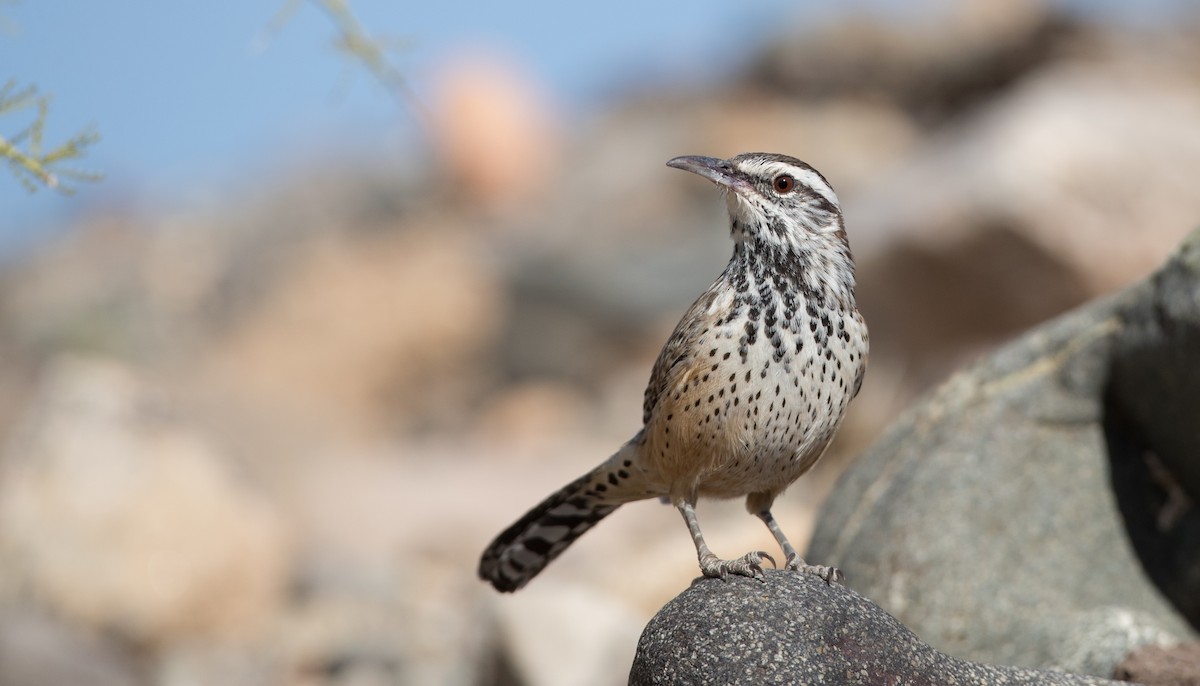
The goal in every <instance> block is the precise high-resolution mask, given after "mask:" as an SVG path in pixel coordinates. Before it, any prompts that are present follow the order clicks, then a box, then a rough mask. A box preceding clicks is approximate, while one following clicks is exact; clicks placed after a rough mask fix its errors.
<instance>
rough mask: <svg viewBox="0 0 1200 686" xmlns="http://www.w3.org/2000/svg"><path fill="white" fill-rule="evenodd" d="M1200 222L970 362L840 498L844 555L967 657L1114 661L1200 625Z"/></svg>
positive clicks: (828, 552)
mask: <svg viewBox="0 0 1200 686" xmlns="http://www.w3.org/2000/svg"><path fill="white" fill-rule="evenodd" d="M1198 501H1200V231H1197V232H1194V233H1193V234H1192V235H1191V236H1190V237H1189V238H1188V240H1187V241H1185V243H1184V245H1183V246H1182V247H1181V248H1180V250H1179V251H1178V252H1177V253H1176V254H1175V256H1174V257H1173V258H1172V259H1171V260H1170V261H1169V262H1168V263H1167V264H1166V265H1165V266H1164V267H1163V268H1162V269H1161V270H1160V271H1159V272H1158V273H1156V274H1155V275H1154V276H1152V277H1151V278H1150V279H1148V280H1146V281H1145V282H1143V283H1141V284H1138V285H1136V286H1134V287H1132V288H1130V289H1128V290H1126V291H1124V292H1122V293H1120V294H1118V295H1116V296H1114V297H1111V298H1108V299H1105V300H1102V301H1098V302H1095V303H1092V304H1090V305H1088V306H1085V307H1083V308H1081V309H1079V310H1076V311H1074V312H1072V313H1069V314H1067V315H1065V316H1063V317H1061V318H1059V319H1057V320H1055V321H1052V322H1050V323H1048V324H1046V325H1044V326H1042V327H1040V328H1038V329H1036V330H1034V331H1032V332H1030V333H1028V334H1026V335H1025V336H1023V337H1022V338H1020V339H1019V340H1017V341H1015V342H1013V343H1011V344H1010V345H1008V346H1006V347H1004V348H1002V349H1001V350H999V351H997V352H996V353H994V354H993V355H991V356H989V357H987V358H985V359H983V360H982V361H980V362H978V363H977V364H975V365H973V366H972V367H969V368H967V369H965V370H964V371H961V372H960V373H958V374H957V375H955V376H954V377H952V378H951V379H950V380H949V381H947V382H946V383H945V384H944V385H943V386H942V387H941V388H939V389H938V390H937V391H935V392H934V393H933V394H932V395H931V396H930V397H929V398H927V399H926V400H925V401H924V402H923V403H921V404H920V405H919V406H917V407H916V408H915V409H913V410H912V411H910V412H909V413H908V414H907V415H906V416H905V417H903V418H902V419H901V420H899V421H898V422H897V423H896V424H895V425H894V426H893V427H892V428H891V429H890V430H889V432H888V433H887V434H886V435H885V436H884V437H883V438H882V439H881V440H880V441H879V442H878V443H877V444H876V445H875V446H874V447H873V448H872V449H871V450H869V451H868V452H867V453H866V454H865V455H864V456H863V457H862V458H861V459H860V460H858V462H857V463H856V464H854V465H853V466H852V467H851V468H850V469H849V470H848V471H847V473H846V474H845V475H844V476H843V477H842V479H841V481H840V482H839V483H838V485H837V487H836V488H835V489H834V491H833V493H832V494H831V495H830V496H829V498H828V500H827V502H826V504H825V507H824V509H823V511H822V513H821V516H820V518H819V520H818V526H817V530H816V533H815V535H814V538H813V542H812V545H811V546H810V548H809V551H808V554H807V555H806V556H805V557H806V559H808V560H809V561H811V562H813V563H814V564H826V565H836V566H838V567H840V568H841V569H842V570H843V571H844V572H845V574H846V579H847V583H848V584H850V585H851V586H852V587H853V588H854V589H855V590H857V591H858V592H860V593H862V594H864V595H866V596H869V597H871V598H874V599H876V600H877V601H878V602H879V603H880V604H881V605H882V606H883V607H884V608H886V609H887V610H888V611H889V612H891V613H893V614H894V615H895V616H896V617H897V618H898V619H899V621H901V622H903V623H904V624H905V625H906V626H908V627H909V628H911V629H912V630H913V631H914V632H916V634H917V635H919V636H921V637H922V638H923V639H925V640H926V641H928V642H929V643H930V644H931V645H932V646H934V647H935V648H937V649H939V650H943V651H945V652H946V653H948V654H951V655H955V656H957V657H960V658H964V659H969V660H977V661H984V662H993V663H1002V664H1012V665H1021V666H1027V667H1038V668H1057V669H1064V670H1068V671H1076V672H1081V673H1087V674H1093V675H1097V676H1109V675H1111V674H1113V669H1114V667H1115V666H1116V665H1117V664H1118V663H1120V661H1121V660H1122V659H1123V658H1124V657H1125V656H1126V655H1127V654H1128V653H1130V652H1131V651H1132V650H1134V649H1136V648H1138V647H1140V646H1146V645H1164V644H1171V643H1176V642H1180V641H1183V640H1188V639H1190V638H1194V637H1195V633H1194V629H1193V627H1194V626H1200V513H1198V512H1197V509H1196V507H1195V503H1196V502H1198Z"/></svg>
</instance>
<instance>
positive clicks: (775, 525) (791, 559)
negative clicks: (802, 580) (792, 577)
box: [757, 509, 845, 584]
mask: <svg viewBox="0 0 1200 686" xmlns="http://www.w3.org/2000/svg"><path fill="white" fill-rule="evenodd" d="M757 514H758V518H759V519H761V520H763V523H764V524H766V525H767V528H768V529H770V530H771V535H772V536H774V537H775V540H776V541H777V542H778V543H779V547H780V548H781V549H782V550H783V555H784V557H785V558H786V559H787V562H786V563H785V564H784V569H790V570H793V571H796V572H807V573H809V574H816V575H817V576H819V577H821V578H822V579H824V580H825V583H828V584H835V583H840V582H842V581H844V580H845V575H843V574H842V570H840V569H838V568H837V567H826V566H824V565H810V564H808V563H806V562H805V561H804V560H803V559H801V558H800V555H799V553H797V552H796V549H795V548H794V547H792V542H791V541H789V540H788V539H787V536H784V535H783V529H780V528H779V522H776V521H775V516H774V515H772V514H771V510H770V509H763V510H759V511H758V512H757Z"/></svg>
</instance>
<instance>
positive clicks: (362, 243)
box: [205, 225, 505, 435]
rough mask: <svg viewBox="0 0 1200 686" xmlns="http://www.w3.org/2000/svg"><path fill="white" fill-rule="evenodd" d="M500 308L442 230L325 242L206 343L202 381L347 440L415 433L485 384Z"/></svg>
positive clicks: (460, 242)
mask: <svg viewBox="0 0 1200 686" xmlns="http://www.w3.org/2000/svg"><path fill="white" fill-rule="evenodd" d="M504 307H505V304H504V301H503V299H502V293H501V292H500V288H499V284H497V283H496V281H495V278H494V276H493V275H492V273H491V269H490V268H489V266H488V265H487V263H486V262H485V261H484V258H483V255H482V252H481V250H480V248H479V247H478V246H476V245H475V244H473V243H472V242H470V241H469V240H468V238H467V237H465V236H463V235H461V234H458V233H455V232H454V231H451V230H444V231H439V230H436V229H435V227H433V226H431V225H426V226H425V227H424V228H423V230H421V231H412V232H403V233H399V234H396V235H385V236H379V237H374V238H370V237H358V238H351V237H346V236H340V235H337V234H328V235H326V236H324V237H320V238H317V239H314V240H312V241H310V242H309V243H308V244H306V245H305V246H304V247H303V249H301V250H299V251H298V252H297V254H296V255H294V256H293V261H292V263H291V264H290V265H289V267H288V268H287V270H286V271H285V273H282V274H280V275H278V276H277V277H276V279H274V281H273V283H272V284H271V286H270V288H269V289H266V290H265V292H264V293H262V294H261V295H260V296H259V297H258V298H257V302H256V303H255V306H254V309H253V311H252V312H245V313H243V314H242V315H241V317H240V318H239V323H238V324H237V325H236V326H234V327H232V330H231V331H229V332H228V334H227V335H226V336H224V337H223V338H222V340H220V341H218V342H217V343H216V345H214V346H213V347H212V349H211V350H210V351H209V354H210V355H211V357H210V358H209V359H210V360H211V362H210V365H211V366H210V367H208V368H207V369H206V370H205V375H206V376H209V377H211V379H212V380H213V381H215V382H218V383H221V384H223V385H224V387H225V388H236V389H237V393H238V394H243V395H245V396H246V397H245V398H243V401H245V400H249V401H250V402H252V403H256V404H259V405H262V406H268V407H272V408H274V409H275V410H276V411H281V410H284V409H285V408H286V410H287V411H290V412H291V413H294V414H295V415H298V416H300V417H303V418H304V421H306V422H312V423H318V424H323V425H326V426H330V427H334V428H336V429H338V430H340V431H343V432H348V433H350V434H360V435H361V434H364V433H366V434H368V435H372V434H378V433H380V432H383V433H391V432H394V431H397V430H414V429H420V428H423V427H422V426H421V424H422V422H423V421H429V420H431V418H432V419H434V420H436V419H437V418H439V417H440V418H443V419H444V418H446V417H447V416H450V412H452V411H454V410H456V409H462V408H463V405H464V403H465V400H466V399H467V398H470V397H472V396H473V395H475V394H478V393H479V391H480V389H481V388H483V387H485V386H486V384H487V383H488V381H489V379H488V378H487V377H486V372H485V370H483V369H481V367H480V365H481V364H482V362H483V361H484V359H486V358H485V356H484V354H485V353H486V352H487V351H488V348H489V346H490V345H491V343H492V342H493V341H494V339H495V336H496V335H497V332H498V329H499V324H500V321H501V317H502V315H503V312H504Z"/></svg>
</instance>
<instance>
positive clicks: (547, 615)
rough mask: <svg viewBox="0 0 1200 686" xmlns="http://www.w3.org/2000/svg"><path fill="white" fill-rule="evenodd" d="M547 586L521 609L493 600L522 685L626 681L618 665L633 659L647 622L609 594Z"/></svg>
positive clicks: (602, 685) (593, 685)
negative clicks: (639, 636)
mask: <svg viewBox="0 0 1200 686" xmlns="http://www.w3.org/2000/svg"><path fill="white" fill-rule="evenodd" d="M542 586H543V588H542V589H541V592H539V593H538V594H536V595H535V596H534V597H533V602H530V603H522V604H521V605H520V606H516V605H514V604H513V603H509V602H505V601H506V600H507V599H505V598H498V597H494V596H493V597H494V602H493V603H492V609H493V611H494V612H495V614H496V622H497V632H498V635H499V636H500V640H501V641H502V642H503V645H502V647H501V649H502V651H503V655H504V656H505V659H506V660H508V661H509V663H510V664H509V668H510V669H512V671H513V673H514V675H515V676H516V677H517V681H518V683H522V684H528V685H529V686H551V685H553V684H579V685H580V686H609V685H612V686H616V685H617V684H624V683H626V675H625V674H624V673H622V671H621V670H620V669H617V668H615V667H616V666H617V665H627V664H629V663H630V661H631V660H632V659H633V654H634V646H635V645H636V644H637V637H638V634H639V633H640V632H641V628H642V623H643V621H644V620H643V618H642V617H641V616H640V615H638V614H637V613H635V612H633V611H632V610H630V609H629V608H627V607H624V606H622V605H621V603H620V602H619V601H616V599H615V598H613V597H611V596H609V595H608V594H604V593H597V592H596V591H595V590H592V589H589V588H587V587H585V586H581V585H568V584H554V583H553V582H551V583H549V584H542ZM581 618H586V620H585V621H581Z"/></svg>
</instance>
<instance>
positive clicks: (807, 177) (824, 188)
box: [791, 168, 842, 207]
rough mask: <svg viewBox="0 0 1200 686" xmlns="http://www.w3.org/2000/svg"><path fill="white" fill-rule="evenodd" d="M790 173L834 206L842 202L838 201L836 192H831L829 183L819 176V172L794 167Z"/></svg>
mask: <svg viewBox="0 0 1200 686" xmlns="http://www.w3.org/2000/svg"><path fill="white" fill-rule="evenodd" d="M791 173H792V176H794V177H796V181H798V182H800V183H802V184H804V185H805V186H808V187H809V188H811V189H813V191H815V192H816V193H817V195H820V196H821V197H822V198H825V199H826V200H828V201H829V202H831V203H833V206H834V207H841V206H842V204H841V203H840V202H838V197H837V193H834V192H833V189H832V188H830V187H829V184H828V183H826V182H825V181H824V180H823V179H822V178H821V175H820V174H818V173H816V172H814V171H812V170H811V169H794V168H793V169H791Z"/></svg>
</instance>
